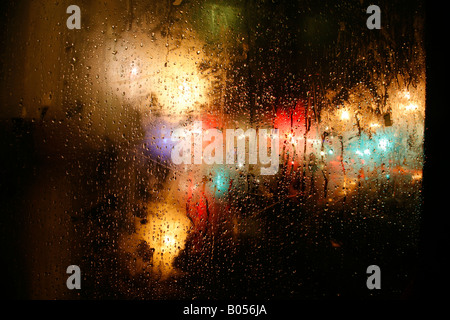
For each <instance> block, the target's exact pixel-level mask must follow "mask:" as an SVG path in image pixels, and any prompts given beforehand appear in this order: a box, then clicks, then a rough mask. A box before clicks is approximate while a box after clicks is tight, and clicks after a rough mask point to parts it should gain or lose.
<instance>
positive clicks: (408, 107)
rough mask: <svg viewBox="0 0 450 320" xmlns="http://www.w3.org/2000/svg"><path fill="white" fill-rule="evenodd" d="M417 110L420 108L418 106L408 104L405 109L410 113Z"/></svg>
mask: <svg viewBox="0 0 450 320" xmlns="http://www.w3.org/2000/svg"><path fill="white" fill-rule="evenodd" d="M417 108H418V106H417V104H414V103H411V104H408V105H407V106H406V107H405V109H406V110H408V111H413V110H416V109H417Z"/></svg>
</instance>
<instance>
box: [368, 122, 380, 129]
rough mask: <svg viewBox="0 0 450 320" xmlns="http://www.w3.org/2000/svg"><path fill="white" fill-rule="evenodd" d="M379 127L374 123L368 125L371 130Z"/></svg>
mask: <svg viewBox="0 0 450 320" xmlns="http://www.w3.org/2000/svg"><path fill="white" fill-rule="evenodd" d="M379 126H380V124H379V123H376V122H373V123H371V124H370V127H371V128H378V127H379Z"/></svg>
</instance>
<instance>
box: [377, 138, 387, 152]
mask: <svg viewBox="0 0 450 320" xmlns="http://www.w3.org/2000/svg"><path fill="white" fill-rule="evenodd" d="M387 146H388V140H387V139H385V138H383V139H381V140H380V142H379V143H378V147H379V148H380V149H381V150H386V148H387Z"/></svg>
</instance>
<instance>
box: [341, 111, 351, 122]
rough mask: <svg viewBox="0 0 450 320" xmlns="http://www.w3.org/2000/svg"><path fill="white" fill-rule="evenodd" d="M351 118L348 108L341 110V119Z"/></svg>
mask: <svg viewBox="0 0 450 320" xmlns="http://www.w3.org/2000/svg"><path fill="white" fill-rule="evenodd" d="M348 119H350V113H349V112H348V111H347V110H342V112H341V120H348Z"/></svg>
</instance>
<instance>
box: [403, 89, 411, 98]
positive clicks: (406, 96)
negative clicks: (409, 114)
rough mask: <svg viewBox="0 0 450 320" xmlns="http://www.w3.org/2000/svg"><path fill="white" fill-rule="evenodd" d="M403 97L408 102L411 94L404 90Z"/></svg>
mask: <svg viewBox="0 0 450 320" xmlns="http://www.w3.org/2000/svg"><path fill="white" fill-rule="evenodd" d="M403 96H404V97H405V98H406V99H408V100H409V99H411V94H410V93H409V91H406V90H405V91H404V92H403Z"/></svg>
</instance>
